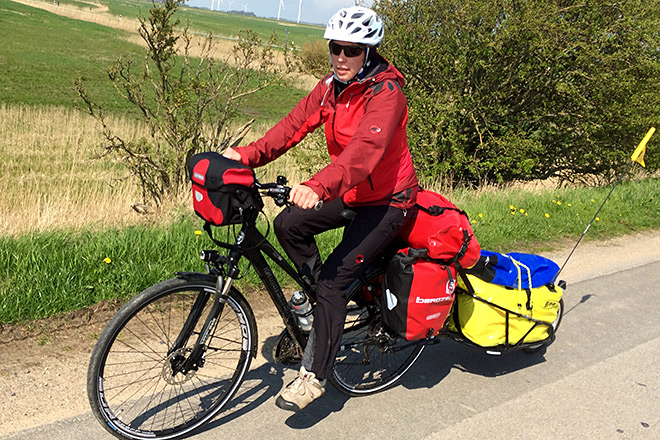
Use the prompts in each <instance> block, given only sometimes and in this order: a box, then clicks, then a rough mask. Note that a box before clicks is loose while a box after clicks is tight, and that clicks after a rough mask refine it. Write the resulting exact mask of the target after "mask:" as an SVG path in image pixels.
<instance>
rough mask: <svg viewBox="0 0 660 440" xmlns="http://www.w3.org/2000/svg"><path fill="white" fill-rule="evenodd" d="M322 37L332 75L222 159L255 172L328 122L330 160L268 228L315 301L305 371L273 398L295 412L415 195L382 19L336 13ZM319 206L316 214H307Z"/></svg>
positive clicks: (325, 366) (319, 378)
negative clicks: (331, 245)
mask: <svg viewBox="0 0 660 440" xmlns="http://www.w3.org/2000/svg"><path fill="white" fill-rule="evenodd" d="M324 38H325V39H328V40H329V49H330V61H331V66H332V73H330V74H328V75H327V76H326V77H325V78H323V79H322V80H321V81H320V82H319V83H318V84H317V85H316V87H315V88H314V89H313V90H312V92H311V93H310V94H309V95H308V96H307V97H305V98H303V99H302V100H301V101H300V102H299V103H298V104H297V105H296V107H295V108H294V109H293V110H292V111H291V113H289V115H288V116H286V117H285V118H284V119H282V120H281V121H280V122H279V123H277V124H276V125H275V126H274V127H273V128H271V129H270V130H269V131H268V132H267V133H266V134H265V136H264V137H263V138H261V139H259V140H257V141H255V142H252V143H250V144H249V145H247V146H244V147H237V148H235V149H228V150H226V151H225V153H224V155H225V156H226V157H228V158H230V159H234V160H239V161H241V162H242V163H244V164H246V165H250V166H252V167H258V166H261V165H264V164H266V163H268V162H270V161H272V160H274V159H276V158H277V157H279V156H281V155H282V154H284V153H285V152H286V151H287V150H288V149H289V148H291V147H293V146H295V145H296V144H297V143H298V142H300V140H302V139H303V138H304V137H305V136H306V135H307V134H308V133H310V132H311V131H313V130H315V129H316V128H318V127H319V126H320V125H321V124H325V136H326V141H327V147H328V152H329V154H330V158H331V163H330V164H328V165H327V166H326V167H325V168H323V169H322V170H321V171H319V172H318V173H316V174H315V175H314V176H312V178H311V179H309V180H308V181H306V182H303V183H301V184H296V185H294V186H293V187H292V189H291V195H290V201H291V202H292V203H293V205H295V206H292V207H290V208H287V209H284V210H283V211H282V212H281V213H280V214H279V215H278V217H277V218H276V219H275V222H274V227H275V233H276V235H277V237H278V239H279V241H280V243H281V244H282V247H283V248H284V250H285V252H286V253H287V255H288V256H289V258H290V259H291V260H292V261H293V263H294V264H295V265H296V266H297V268H298V269H299V270H300V273H301V274H302V275H303V276H305V277H307V278H308V280H309V281H310V283H312V285H314V286H315V291H316V296H317V302H316V307H315V309H314V324H313V327H312V330H311V332H310V334H309V339H308V343H307V346H306V348H305V351H304V354H303V360H302V367H301V368H300V372H299V373H298V376H297V377H296V379H295V380H294V381H293V382H292V383H291V384H289V385H288V387H287V388H286V389H285V390H284V391H283V392H282V393H281V395H280V396H279V397H278V398H277V401H276V403H277V406H279V407H280V408H283V409H286V410H292V411H298V410H300V409H302V408H304V407H306V406H307V405H308V404H309V403H311V402H312V401H313V400H315V399H317V398H318V397H320V396H322V395H323V394H324V393H325V380H326V379H327V378H328V377H329V376H330V374H332V367H333V363H334V359H335V356H336V354H337V351H338V349H339V344H340V341H341V337H342V332H343V323H344V320H345V318H346V299H345V296H344V295H345V292H346V291H347V288H348V287H349V285H350V284H351V283H352V282H353V281H354V280H355V279H356V278H357V277H358V276H359V274H360V272H361V271H362V270H363V269H364V268H366V267H367V265H369V264H370V263H372V262H373V261H374V260H375V258H376V257H377V256H378V255H379V254H380V253H381V252H382V251H383V249H384V248H385V247H386V246H387V245H388V244H389V243H390V242H391V241H392V240H393V239H394V237H395V236H396V235H397V233H398V231H399V230H400V229H401V227H402V226H403V225H404V222H405V220H406V214H407V210H408V209H409V208H411V207H412V206H414V204H415V199H416V195H417V188H418V183H417V175H416V173H415V169H414V168H413V163H412V158H411V156H410V151H409V149H408V142H407V136H406V123H407V118H408V109H407V101H406V99H405V97H404V95H403V93H402V91H401V87H402V86H403V84H404V79H403V76H402V75H401V73H400V72H399V71H398V70H397V69H396V68H395V67H394V66H392V65H391V64H390V63H388V62H387V61H386V60H385V59H384V58H383V57H382V56H381V55H380V54H379V53H378V52H377V49H376V48H377V47H378V46H379V44H380V43H381V41H382V38H383V23H382V21H381V19H380V18H379V17H378V16H377V15H376V13H375V12H374V11H372V10H370V9H367V8H364V7H358V6H354V7H350V8H343V9H341V10H339V11H338V12H337V13H336V14H335V15H334V16H332V18H331V19H330V21H329V22H328V24H327V26H326V30H325V33H324ZM319 201H323V202H324V204H323V206H322V208H321V209H320V210H318V211H317V210H314V209H311V208H313V207H315V206H316V204H317V202H319ZM346 207H350V208H351V209H352V210H353V211H354V212H355V216H354V218H353V220H352V221H350V222H349V221H348V220H347V219H346V218H344V217H343V216H342V215H341V213H342V211H343V210H344V209H345V208H346ZM342 226H344V227H345V230H344V235H343V239H342V240H341V242H340V243H339V245H338V246H337V247H336V248H335V249H334V250H333V251H332V252H331V254H330V255H329V256H328V258H327V259H326V260H325V262H323V263H322V262H321V257H320V255H319V250H318V248H317V246H316V241H315V239H314V236H315V235H316V234H319V233H321V232H324V231H327V230H330V229H335V228H339V227H342Z"/></svg>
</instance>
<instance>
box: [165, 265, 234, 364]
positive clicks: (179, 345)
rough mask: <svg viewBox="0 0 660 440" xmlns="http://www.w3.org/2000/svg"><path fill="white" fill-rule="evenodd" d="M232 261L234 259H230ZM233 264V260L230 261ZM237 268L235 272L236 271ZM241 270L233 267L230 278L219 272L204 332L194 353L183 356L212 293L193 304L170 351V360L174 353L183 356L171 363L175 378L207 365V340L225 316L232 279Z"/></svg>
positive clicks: (231, 266)
mask: <svg viewBox="0 0 660 440" xmlns="http://www.w3.org/2000/svg"><path fill="white" fill-rule="evenodd" d="M230 260H231V258H230ZM230 262H231V261H230ZM234 268H235V270H233V269H234ZM237 271H238V268H237V265H236V264H233V265H230V269H229V272H230V276H227V277H225V276H224V275H223V274H222V273H218V277H217V281H216V284H215V292H213V293H214V294H215V295H214V300H213V306H212V307H211V311H210V313H209V314H208V316H207V317H206V321H205V322H204V325H203V326H202V329H201V331H200V333H199V336H198V337H197V341H195V344H194V346H193V348H192V351H191V352H190V355H189V356H187V357H185V355H183V354H181V353H182V351H181V350H182V349H183V348H184V347H185V346H186V342H187V341H188V339H189V338H190V336H191V335H192V334H193V331H194V329H195V326H196V325H197V322H198V321H199V319H200V318H201V317H202V312H203V310H204V308H205V307H206V304H207V303H208V301H209V298H210V296H211V292H208V291H206V290H203V291H201V292H200V293H199V295H198V296H197V299H196V300H195V303H194V304H193V306H192V308H191V311H190V314H189V315H188V318H187V319H186V322H185V324H184V325H183V328H182V329H181V332H180V333H179V335H178V336H177V339H176V341H175V342H174V344H173V345H172V347H171V348H170V350H169V351H168V357H170V356H171V355H173V354H174V353H177V352H178V353H179V354H177V355H174V356H172V358H171V360H170V362H171V366H172V376H174V375H176V374H177V373H182V374H184V375H185V374H187V373H188V372H190V371H197V370H198V369H199V368H201V367H203V366H204V355H205V353H206V348H207V341H208V340H209V337H210V336H211V335H212V334H213V333H214V331H215V328H216V326H217V325H218V320H219V319H220V316H222V311H223V309H224V307H225V304H226V303H227V299H228V298H229V290H230V289H231V287H232V285H233V283H234V278H232V277H231V275H232V274H234V272H237Z"/></svg>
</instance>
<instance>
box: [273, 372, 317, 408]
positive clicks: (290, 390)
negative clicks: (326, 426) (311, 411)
mask: <svg viewBox="0 0 660 440" xmlns="http://www.w3.org/2000/svg"><path fill="white" fill-rule="evenodd" d="M323 394H325V380H323V381H320V380H318V379H317V378H316V376H315V375H314V373H312V372H310V371H307V370H305V367H301V368H300V372H299V373H298V377H296V379H295V380H294V381H293V382H291V383H290V384H289V386H288V387H286V389H285V390H284V391H282V394H280V396H279V397H278V398H277V400H276V401H275V404H276V405H277V406H279V407H280V408H282V409H286V410H288V411H300V410H301V409H303V408H304V407H306V406H307V405H309V404H310V403H312V402H313V401H314V400H316V399H318V398H319V397H321V396H322V395H323Z"/></svg>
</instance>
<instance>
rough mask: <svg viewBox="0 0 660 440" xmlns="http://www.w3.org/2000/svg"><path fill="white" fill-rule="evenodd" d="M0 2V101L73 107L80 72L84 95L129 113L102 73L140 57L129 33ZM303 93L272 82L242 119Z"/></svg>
mask: <svg viewBox="0 0 660 440" xmlns="http://www.w3.org/2000/svg"><path fill="white" fill-rule="evenodd" d="M61 4H62V3H61ZM0 5H1V6H0V23H3V26H6V27H7V29H11V30H12V32H10V33H8V34H6V35H5V36H4V37H3V43H4V44H3V45H2V47H0V62H1V63H2V65H3V68H2V69H0V103H4V104H6V105H10V104H25V105H47V106H62V107H66V108H74V107H76V106H77V105H79V104H80V98H79V97H78V95H77V92H76V91H75V89H74V84H73V81H74V79H75V78H77V77H81V78H83V79H84V80H85V84H86V86H87V88H88V90H89V93H90V96H92V97H93V98H94V99H95V101H96V102H98V103H99V104H100V105H102V106H103V107H104V108H105V109H106V111H107V112H110V113H117V114H135V113H134V112H135V110H134V108H133V107H132V106H130V105H129V104H128V103H127V101H125V100H123V99H121V98H120V97H119V96H118V95H117V92H116V91H115V90H114V88H113V86H112V84H111V83H110V81H109V80H108V76H107V69H108V68H109V67H110V66H111V65H112V63H113V62H114V61H115V60H116V59H117V58H119V57H120V56H124V57H128V58H133V59H140V58H141V57H142V56H143V49H142V48H141V47H140V46H139V45H138V44H135V43H132V42H129V41H128V40H131V41H136V42H137V41H138V40H139V39H138V38H137V37H136V36H135V35H132V34H130V33H127V32H126V31H122V30H119V29H114V28H111V27H108V26H103V25H100V24H97V23H90V22H87V21H83V20H73V19H70V18H67V17H63V16H59V15H56V14H53V13H50V12H47V11H44V10H41V9H37V8H33V7H30V6H25V5H23V4H19V3H15V2H11V1H8V0H0ZM305 93H306V92H305V90H301V89H298V88H292V87H286V86H274V87H272V88H270V89H269V90H265V91H261V92H258V93H257V94H254V95H251V96H249V97H247V99H246V100H245V102H244V103H243V105H242V107H241V110H242V111H243V113H244V114H245V119H248V118H257V120H259V121H269V122H272V121H274V120H277V119H279V118H281V117H282V116H283V115H285V114H286V113H287V112H288V110H289V109H290V108H292V107H293V106H294V105H295V103H297V102H298V101H299V100H300V99H301V98H302V97H303V96H304V95H305Z"/></svg>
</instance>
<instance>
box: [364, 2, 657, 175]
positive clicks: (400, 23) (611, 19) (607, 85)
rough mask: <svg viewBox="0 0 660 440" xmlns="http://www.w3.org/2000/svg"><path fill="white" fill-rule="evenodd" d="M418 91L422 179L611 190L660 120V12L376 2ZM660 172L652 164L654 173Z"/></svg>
mask: <svg viewBox="0 0 660 440" xmlns="http://www.w3.org/2000/svg"><path fill="white" fill-rule="evenodd" d="M374 8H375V9H376V10H377V11H378V12H379V13H380V14H381V15H382V16H383V17H384V19H385V22H386V29H387V32H386V34H385V41H384V42H383V46H382V52H383V53H384V54H385V55H386V57H388V59H389V60H390V61H392V62H393V63H394V64H395V65H396V66H397V67H398V68H399V69H400V70H401V72H402V73H403V74H404V76H405V77H406V79H407V80H408V84H407V86H406V88H405V92H406V95H407V97H408V101H409V106H410V121H409V125H408V127H409V130H408V132H409V137H410V144H411V147H412V152H413V155H414V159H415V164H416V166H417V168H418V170H419V171H420V174H421V175H422V177H423V178H425V179H428V180H440V181H442V182H443V183H446V184H449V185H451V186H456V185H461V184H462V185H468V186H472V185H478V184H481V183H484V182H489V183H498V182H508V181H514V180H532V179H545V178H549V177H557V178H559V179H560V180H562V181H576V180H582V179H584V177H585V176H593V175H597V176H599V179H601V180H603V181H609V180H611V179H612V178H613V177H614V175H615V174H616V168H617V164H621V163H622V162H623V161H625V160H626V158H628V157H629V156H630V154H631V153H632V151H633V149H634V147H635V145H636V144H637V143H638V142H639V140H641V138H642V137H643V136H644V134H645V133H646V131H647V130H648V129H649V127H650V126H652V125H653V124H654V123H656V122H657V120H658V116H660V93H659V92H660V83H659V82H658V81H657V78H658V76H659V74H660V57H658V47H659V46H660V33H658V31H657V30H658V29H659V28H660V9H659V8H657V5H655V4H652V3H648V2H642V1H638V0H635V1H628V2H618V1H609V0H607V1H602V0H599V1H591V0H587V1H585V2H573V1H560V2H548V1H544V0H522V1H511V0H503V1H497V2H488V1H483V0H463V1H461V2H456V1H453V0H376V1H375V2H374ZM659 164H660V161H659V160H658V159H657V156H656V157H653V158H649V160H648V167H649V168H650V169H657V168H658V165H659Z"/></svg>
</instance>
